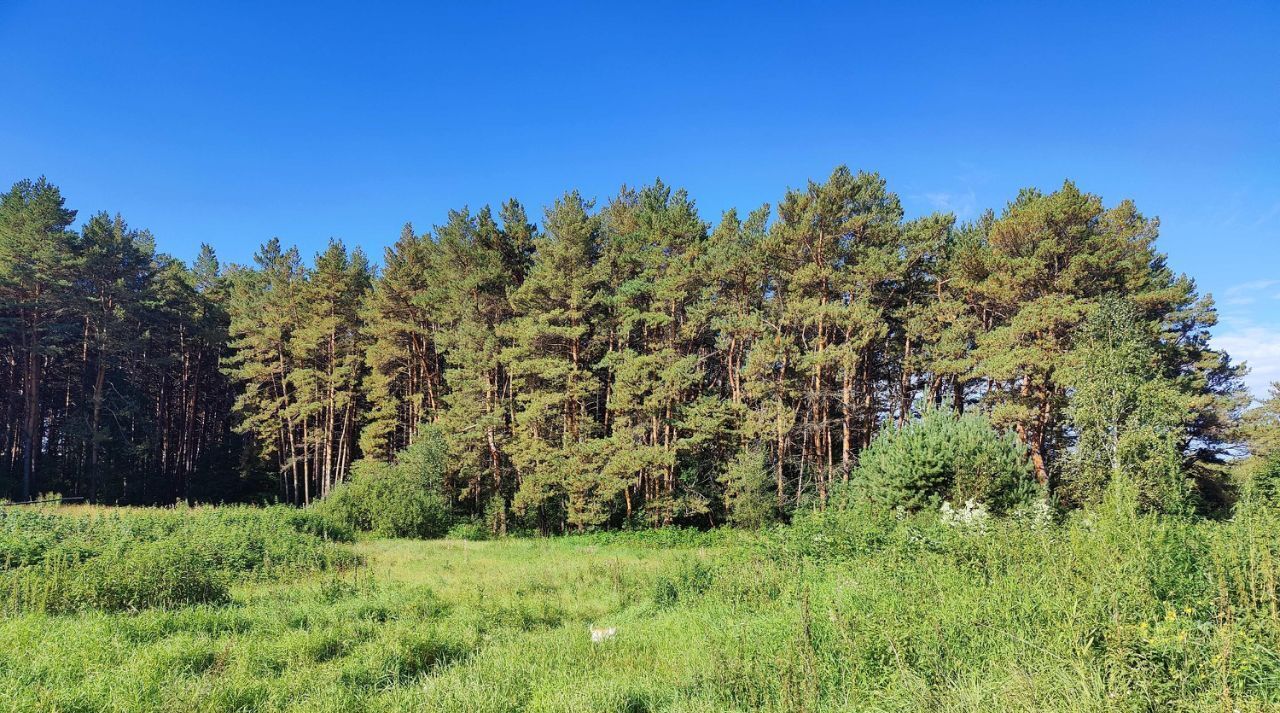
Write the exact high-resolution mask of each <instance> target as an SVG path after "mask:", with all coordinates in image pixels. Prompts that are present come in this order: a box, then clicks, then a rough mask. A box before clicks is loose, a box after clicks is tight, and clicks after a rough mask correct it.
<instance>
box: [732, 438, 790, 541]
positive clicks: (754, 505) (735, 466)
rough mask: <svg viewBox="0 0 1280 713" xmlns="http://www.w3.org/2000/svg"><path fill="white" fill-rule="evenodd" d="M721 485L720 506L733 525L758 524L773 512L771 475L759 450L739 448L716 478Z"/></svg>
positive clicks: (765, 521) (774, 509)
mask: <svg viewBox="0 0 1280 713" xmlns="http://www.w3.org/2000/svg"><path fill="white" fill-rule="evenodd" d="M719 480H720V483H721V485H723V486H724V509H725V512H726V513H727V514H728V518H729V522H730V523H731V524H732V525H734V526H737V527H746V528H759V527H763V526H764V525H767V524H768V523H770V522H772V521H773V520H774V519H775V518H776V516H777V503H776V502H775V501H774V499H773V494H772V493H770V492H769V486H771V485H772V484H773V483H772V477H771V474H770V472H769V466H768V462H767V461H766V459H765V454H764V452H763V451H758V450H743V451H741V452H739V453H738V455H737V456H736V457H735V458H734V459H733V461H732V462H730V463H729V465H728V467H726V468H725V471H724V473H723V474H722V475H721V476H720V478H719Z"/></svg>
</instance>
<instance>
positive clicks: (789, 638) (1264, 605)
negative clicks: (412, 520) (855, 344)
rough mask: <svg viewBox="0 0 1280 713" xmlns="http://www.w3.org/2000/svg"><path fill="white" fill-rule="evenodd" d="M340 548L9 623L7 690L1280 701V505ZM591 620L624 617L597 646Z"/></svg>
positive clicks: (1149, 706) (1231, 705) (597, 706)
mask: <svg viewBox="0 0 1280 713" xmlns="http://www.w3.org/2000/svg"><path fill="white" fill-rule="evenodd" d="M160 541H161V540H160V539H159V538H157V539H156V540H155V542H160ZM355 549H356V551H357V552H358V553H359V554H360V555H362V556H363V557H364V559H365V562H366V564H365V565H364V566H361V567H359V568H353V569H347V570H335V571H330V572H327V573H311V574H299V573H298V572H300V571H301V570H298V571H295V572H293V573H291V574H289V575H288V577H286V578H284V579H280V578H277V577H258V576H255V575H252V574H249V575H246V576H245V577H242V578H230V579H228V580H227V581H229V582H230V584H229V586H228V589H227V598H226V599H225V600H222V601H218V600H215V601H211V602H206V603H200V604H194V605H190V606H183V607H158V608H144V609H141V610H138V611H130V610H129V609H128V608H125V609H124V610H121V611H118V612H114V613H113V612H106V611H102V610H101V609H98V608H91V609H85V610H82V611H80V612H79V613H76V614H71V615H51V614H49V613H45V612H42V611H32V610H27V611H24V612H22V613H17V614H10V615H8V616H6V617H4V618H3V619H0V707H8V708H13V709H16V710H95V711H96V710H113V711H153V710H172V711H223V710H244V711H618V712H632V711H659V710H663V711H746V710H767V711H863V710H870V711H919V710H925V709H929V710H938V711H1057V710H1063V711H1113V710H1121V711H1222V710H1229V711H1234V710H1241V711H1264V710H1274V709H1277V708H1278V707H1280V657H1277V654H1276V652H1277V650H1280V618H1278V615H1277V605H1278V604H1280V602H1277V591H1276V581H1277V575H1278V574H1280V572H1277V559H1278V558H1280V519H1278V518H1277V517H1276V515H1275V513H1274V512H1273V511H1270V510H1266V509H1250V508H1245V509H1243V510H1242V511H1241V512H1239V513H1238V514H1237V516H1236V517H1235V518H1234V519H1233V520H1231V521H1227V522H1212V521H1204V520H1194V519H1189V518H1180V517H1166V516H1147V515H1138V514H1134V512H1133V510H1132V508H1128V507H1125V505H1124V503H1123V502H1109V503H1108V505H1107V506H1106V507H1104V508H1103V509H1101V510H1099V511H1097V512H1094V513H1077V514H1072V515H1070V516H1067V517H1065V518H1059V519H1058V520H1057V521H1052V519H1049V518H1045V517H1041V516H1032V517H1009V518H1000V519H985V520H982V519H979V520H973V521H964V520H959V519H956V518H944V517H939V516H938V515H936V514H932V513H926V514H921V515H914V516H899V515H894V514H892V513H883V512H872V511H857V510H846V511H838V510H834V509H833V510H829V511H827V512H825V513H815V514H813V515H811V516H806V517H800V518H798V519H797V521H796V522H795V523H794V524H793V525H791V526H789V527H785V528H781V527H780V528H777V529H775V530H772V531H768V532H763V533H755V534H753V533H729V532H725V533H719V534H713V535H703V534H695V533H676V534H672V533H655V534H645V533H629V534H623V535H593V536H586V537H572V538H563V539H559V540H526V539H510V540H499V541H490V542H461V541H448V540H446V541H437V542H412V541H369V542H362V543H358V544H356V545H355ZM99 556H101V555H99ZM250 571H251V570H250ZM592 626H596V627H608V628H615V629H616V632H617V634H616V636H614V637H613V638H611V639H608V640H607V641H603V642H601V643H593V642H592V641H591V638H590V636H589V628H590V627H592Z"/></svg>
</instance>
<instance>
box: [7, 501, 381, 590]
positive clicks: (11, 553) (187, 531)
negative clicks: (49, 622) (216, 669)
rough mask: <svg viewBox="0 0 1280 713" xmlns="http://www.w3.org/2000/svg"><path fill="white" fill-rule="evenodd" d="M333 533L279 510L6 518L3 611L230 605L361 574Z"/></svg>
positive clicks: (290, 511) (35, 514) (32, 514)
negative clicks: (263, 591)
mask: <svg viewBox="0 0 1280 713" xmlns="http://www.w3.org/2000/svg"><path fill="white" fill-rule="evenodd" d="M316 530H319V532H316ZM328 532H331V531H330V530H328V529H327V528H325V527H323V526H321V525H320V524H319V523H317V522H315V521H314V518H312V517H309V516H303V517H300V516H299V513H298V512H297V511H295V510H293V509H291V508H279V507H277V508H268V509H255V508H217V509H196V510H121V511H112V512H109V513H100V512H96V511H91V512H89V513H87V514H73V515H67V514H55V513H52V512H30V511H27V512H23V511H18V510H13V509H9V510H4V511H0V562H2V563H3V571H0V604H2V605H3V607H4V608H6V609H7V610H8V611H10V612H18V611H45V612H51V613H59V612H69V611H80V610H85V609H101V610H106V611H121V610H139V609H144V608H148V607H174V606H182V605H188V604H202V603H218V602H224V601H226V600H227V599H228V597H229V589H228V587H229V586H230V585H231V584H232V583H234V582H238V581H272V580H275V579H279V578H282V577H287V576H297V575H299V574H304V573H308V572H314V571H322V570H327V569H334V568H343V567H348V566H350V565H352V564H355V563H356V561H357V558H356V557H355V556H354V555H353V554H351V553H350V552H349V551H348V550H346V549H343V548H341V547H339V546H337V545H335V544H333V543H332V542H329V541H326V539H325V537H324V534H323V533H328ZM338 534H343V533H341V532H339V533H338Z"/></svg>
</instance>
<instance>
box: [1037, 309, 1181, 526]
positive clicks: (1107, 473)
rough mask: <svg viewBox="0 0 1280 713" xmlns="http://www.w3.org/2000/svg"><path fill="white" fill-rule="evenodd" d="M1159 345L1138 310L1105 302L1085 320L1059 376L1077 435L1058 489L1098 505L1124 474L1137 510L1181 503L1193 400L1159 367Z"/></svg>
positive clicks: (1174, 508)
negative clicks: (1067, 391) (1067, 387)
mask: <svg viewBox="0 0 1280 713" xmlns="http://www.w3.org/2000/svg"><path fill="white" fill-rule="evenodd" d="M1157 350H1158V344H1157V342H1156V340H1155V338H1154V337H1153V336H1152V335H1150V334H1148V333H1147V332H1146V330H1145V328H1144V326H1143V324H1142V323H1141V322H1140V320H1139V317H1138V314H1137V311H1136V309H1135V308H1134V307H1133V306H1132V305H1130V304H1128V303H1125V302H1122V301H1119V300H1114V299H1106V300H1103V301H1102V303H1101V304H1100V305H1099V306H1098V308H1097V309H1096V310H1095V311H1094V312H1093V313H1092V314H1091V315H1090V316H1089V318H1088V319H1087V320H1086V322H1085V325H1084V327H1083V329H1082V330H1081V332H1080V337H1079V344H1078V345H1077V346H1076V347H1075V350H1074V351H1073V352H1072V354H1071V361H1070V366H1069V368H1068V369H1067V370H1065V374H1066V375H1065V377H1064V380H1065V381H1066V383H1068V384H1070V385H1071V387H1072V395H1071V403H1070V407H1069V409H1068V415H1069V417H1070V419H1071V422H1072V425H1073V427H1074V428H1075V430H1076V432H1077V434H1078V436H1077V443H1076V447H1075V451H1074V452H1073V453H1072V454H1071V457H1070V458H1069V459H1067V461H1066V463H1065V467H1064V483H1063V488H1062V491H1063V492H1064V493H1066V494H1067V495H1068V496H1069V497H1070V498H1072V499H1074V501H1075V502H1079V503H1097V502H1098V501H1099V500H1100V499H1101V497H1102V494H1103V493H1104V492H1105V490H1106V487H1107V484H1108V483H1109V482H1110V480H1111V479H1112V478H1114V477H1116V476H1118V475H1123V476H1124V477H1127V478H1129V479H1130V480H1131V481H1132V482H1133V483H1134V484H1135V485H1136V486H1137V488H1138V490H1139V500H1140V503H1141V506H1142V507H1149V508H1154V509H1158V510H1163V511H1167V512H1177V511H1181V510H1183V509H1185V508H1186V506H1187V504H1188V497H1189V495H1190V487H1189V482H1188V479H1187V476H1186V474H1185V472H1184V470H1183V454H1182V447H1183V444H1184V443H1185V442H1186V440H1187V429H1186V422H1187V419H1188V418H1189V417H1190V414H1191V413H1192V410H1191V408H1190V400H1189V399H1188V398H1187V397H1185V396H1184V395H1183V394H1182V393H1180V391H1179V390H1178V388H1177V386H1176V384H1175V383H1174V382H1173V381H1172V380H1171V379H1169V378H1167V377H1165V376H1164V374H1162V373H1161V371H1160V362H1159V358H1158V351H1157Z"/></svg>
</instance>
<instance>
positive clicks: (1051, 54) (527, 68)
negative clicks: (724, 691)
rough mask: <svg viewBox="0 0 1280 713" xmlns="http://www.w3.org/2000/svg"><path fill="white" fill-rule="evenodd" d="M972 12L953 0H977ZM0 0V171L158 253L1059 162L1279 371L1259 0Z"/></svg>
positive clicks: (1046, 184) (984, 201)
mask: <svg viewBox="0 0 1280 713" xmlns="http://www.w3.org/2000/svg"><path fill="white" fill-rule="evenodd" d="M979 5H981V6H979ZM1046 5H1047V4H1041V3H1026V2H1020V3H1008V4H1001V3H984V4H978V3H937V4H931V3H881V4H875V5H871V4H865V5H859V4H854V3H831V4H825V3H824V4H809V3H799V2H796V3H762V4H759V5H753V4H750V3H742V2H736V3H664V2H648V3H642V4H635V5H633V6H630V7H623V6H621V4H612V3H581V4H554V5H553V4H550V3H547V4H544V3H511V4H501V3H498V4H489V3H485V4H475V3H452V4H450V5H449V6H442V7H432V6H427V5H424V4H418V3H414V4H407V3H406V4H404V5H399V4H392V3H385V4H384V3H375V2H366V3H332V4H329V3H305V4H303V3H298V4H289V3H244V4H233V3H202V4H196V3H172V2H156V3H102V2H31V1H28V0H0V61H2V62H3V66H4V67H5V68H6V70H7V71H6V72H5V73H4V80H3V84H2V87H3V88H2V89H0V182H4V183H8V182H10V181H12V180H17V179H18V178H21V177H26V176H36V175H41V174H44V175H47V176H48V177H49V178H50V179H51V180H52V181H54V182H55V183H57V184H59V185H60V186H62V188H63V191H64V193H65V194H66V195H67V196H68V198H69V201H70V203H71V204H72V206H73V207H75V208H78V209H80V211H81V215H82V216H84V217H87V216H88V215H89V214H90V213H92V212H94V211H98V210H104V209H105V210H109V211H111V212H117V211H118V212H121V213H123V214H124V215H125V217H126V218H127V219H128V220H129V221H130V222H131V223H132V224H134V225H135V226H138V227H146V228H149V229H150V230H152V231H153V232H154V233H155V234H156V236H157V241H158V244H159V246H160V248H161V249H162V250H164V251H167V252H170V253H173V254H175V255H177V256H179V257H181V258H190V257H192V256H193V255H194V254H195V250H196V248H197V246H198V245H199V243H201V242H208V243H211V244H213V245H214V246H215V247H216V248H217V249H218V252H219V255H220V256H221V257H223V258H224V259H225V260H230V261H247V260H248V259H249V258H250V256H251V255H252V253H253V251H254V250H255V249H256V247H257V245H258V244H259V243H261V242H262V241H264V240H266V239H267V238H270V237H271V236H279V237H281V238H282V239H284V240H285V241H288V242H292V243H296V244H298V245H299V246H300V247H301V248H302V249H303V251H304V253H306V254H310V253H312V252H314V251H316V250H318V249H320V248H321V246H322V245H323V244H324V242H325V241H326V240H327V239H328V238H329V237H330V236H335V237H340V238H342V239H343V240H345V241H346V242H347V243H348V244H349V245H360V246H363V247H364V248H365V249H366V250H368V251H369V252H370V253H371V254H373V255H374V256H375V257H376V256H378V255H380V254H381V251H382V248H383V246H385V245H386V244H388V243H389V242H391V241H392V240H394V239H395V237H396V236H397V234H398V232H399V228H400V226H401V225H402V224H403V223H404V222H405V221H406V220H411V221H413V223H414V224H415V226H417V227H418V229H420V230H422V229H427V228H429V227H431V226H432V225H434V224H435V223H437V222H441V221H442V220H443V219H444V216H445V212H446V210H448V209H449V208H451V207H458V206H462V205H468V204H469V205H471V206H473V207H475V206H479V205H482V204H485V203H495V202H498V201H500V200H502V199H504V198H506V197H508V196H511V195H514V196H516V197H518V198H520V199H521V200H522V201H524V202H525V203H526V205H529V206H530V207H531V208H532V209H534V212H537V213H540V206H542V205H544V204H546V203H548V202H549V201H551V200H552V199H553V198H554V197H556V196H557V195H559V194H560V193H561V192H563V191H564V190H566V189H570V188H579V189H581V190H582V191H583V192H584V193H586V194H588V195H593V196H598V197H601V198H604V197H607V196H609V195H611V194H612V193H614V192H615V191H616V189H617V188H618V186H619V185H620V184H622V183H628V184H640V183H644V182H647V181H650V180H652V179H653V178H654V177H656V176H661V177H662V178H663V179H664V180H666V181H668V182H670V183H674V184H676V185H680V186H685V187H687V188H688V189H689V190H690V191H691V193H692V194H693V196H694V197H695V198H697V200H698V202H699V205H700V207H701V209H702V212H703V215H704V217H706V218H707V219H708V220H715V219H716V218H717V217H718V216H719V214H720V212H721V211H722V210H724V209H725V208H728V207H731V206H739V207H742V208H750V207H754V206H756V205H758V204H760V203H763V202H766V201H768V202H773V201H776V200H777V199H778V197H779V196H780V195H781V193H782V192H783V190H784V189H785V188H787V187H788V186H799V185H802V184H803V183H804V181H805V180H806V179H808V178H810V177H813V178H820V177H823V176H825V175H827V174H828V172H829V171H830V170H831V168H832V167H833V166H835V165H837V164H840V163H847V164H849V165H850V166H851V167H853V168H855V169H867V170H875V171H879V172H880V173H882V174H883V175H884V176H885V177H886V179H887V180H888V181H889V184H890V187H891V188H892V189H893V190H895V191H897V192H898V193H899V194H900V195H901V196H902V198H903V203H904V205H905V206H906V208H907V210H908V212H909V214H911V215H919V214H924V213H928V212H931V211H934V210H947V211H954V212H956V213H957V214H958V215H959V216H960V217H961V218H970V217H973V216H974V215H976V214H977V213H978V212H979V211H981V210H982V209H983V208H986V207H994V208H999V207H1000V206H1002V205H1003V204H1004V203H1005V202H1006V201H1008V200H1009V199H1011V198H1012V197H1013V196H1014V195H1015V194H1016V192H1017V190H1018V188H1020V187H1022V186H1038V187H1041V188H1045V189H1053V188H1054V187H1056V186H1057V185H1059V184H1060V183H1061V181H1062V180H1063V179H1064V178H1068V177H1069V178H1072V179H1074V180H1075V181H1077V182H1078V183H1079V184H1080V185H1081V187H1082V188H1084V189H1085V190H1088V191H1091V192H1094V193H1098V194H1100V195H1102V196H1103V197H1104V199H1105V200H1106V201H1107V202H1108V203H1114V202H1116V201H1118V200H1120V199H1122V198H1126V197H1128V198H1133V199H1134V200H1136V201H1137V203H1138V206H1139V208H1140V209H1141V210H1142V211H1143V212H1145V213H1146V214H1148V215H1156V216H1159V217H1160V218H1161V220H1162V226H1163V227H1162V237H1161V240H1160V245H1161V248H1162V249H1163V250H1164V251H1165V252H1167V253H1168V254H1169V257H1170V263H1171V264H1172V265H1173V267H1174V268H1175V269H1177V270H1180V271H1185V272H1188V273H1190V274H1191V275H1192V276H1194V277H1195V278H1196V279H1197V281H1198V282H1199V284H1200V285H1201V287H1202V289H1204V290H1206V291H1209V292H1212V293H1213V294H1214V295H1215V296H1216V297H1217V299H1218V301H1219V306H1220V310H1221V317H1222V324H1221V326H1220V327H1219V329H1218V330H1217V332H1216V338H1217V339H1218V342H1219V344H1220V345H1222V346H1224V347H1227V348H1228V349H1229V350H1230V351H1231V352H1232V354H1233V355H1235V356H1236V357H1237V358H1244V359H1247V360H1248V361H1249V362H1250V363H1251V364H1252V365H1253V367H1254V370H1255V373H1254V376H1253V377H1252V381H1251V383H1252V385H1253V386H1254V387H1255V388H1256V389H1258V390H1259V391H1260V390H1261V388H1262V386H1263V385H1264V384H1265V383H1266V382H1267V381H1268V380H1271V379H1280V260H1278V259H1277V258H1278V257H1280V247H1278V245H1280V46H1278V45H1277V41H1276V38H1277V37H1280V3H1275V2H1238V3H1217V4H1214V3H1181V2H1171V3H1154V2H1135V3H1097V4H1090V3H1063V4H1061V7H1058V8H1049V7H1047V6H1046Z"/></svg>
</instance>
